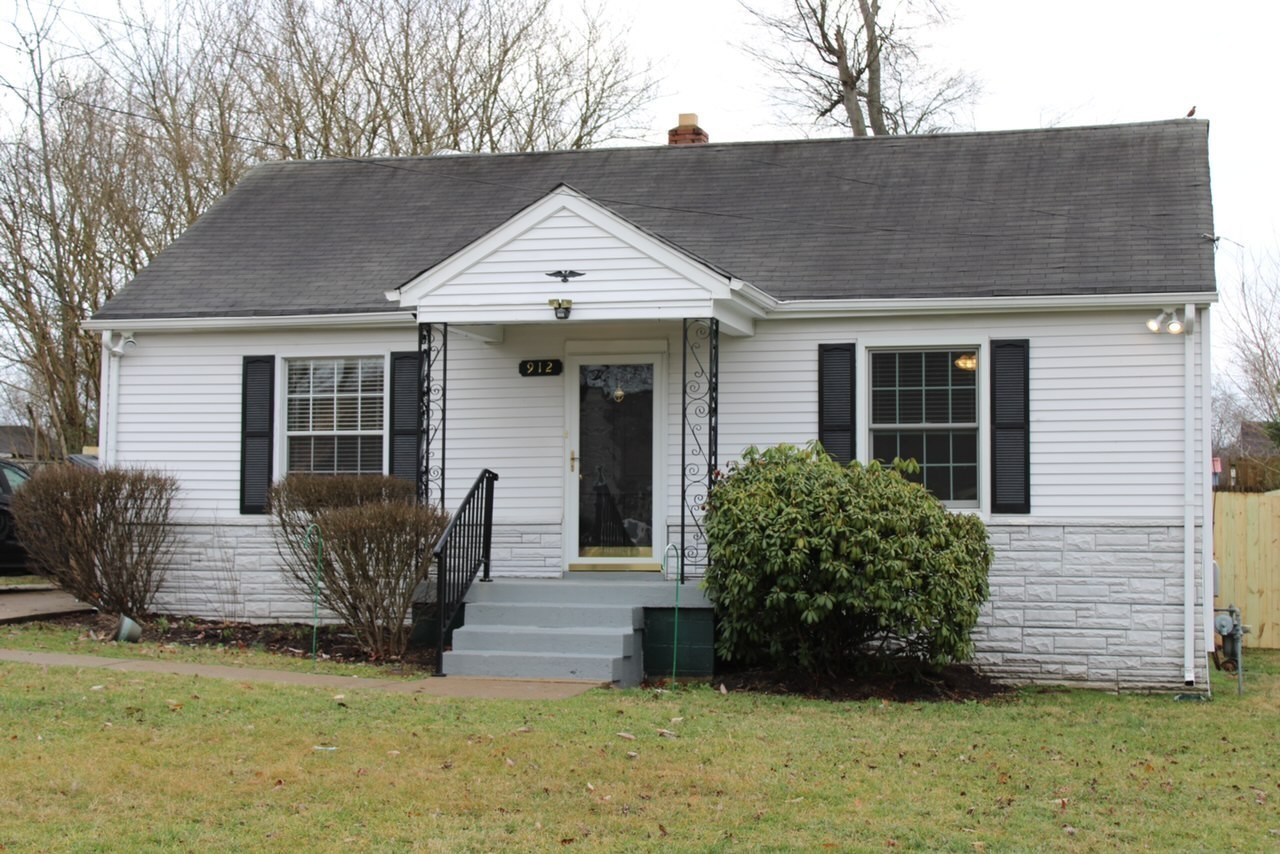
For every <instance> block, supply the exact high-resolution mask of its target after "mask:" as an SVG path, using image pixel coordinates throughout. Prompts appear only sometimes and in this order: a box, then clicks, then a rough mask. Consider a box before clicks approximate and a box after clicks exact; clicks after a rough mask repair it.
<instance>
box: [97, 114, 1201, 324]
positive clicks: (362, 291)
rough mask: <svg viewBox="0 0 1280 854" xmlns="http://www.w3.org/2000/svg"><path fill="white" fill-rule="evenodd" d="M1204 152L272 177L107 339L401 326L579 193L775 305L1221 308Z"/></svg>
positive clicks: (1031, 143) (634, 155) (159, 270)
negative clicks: (431, 288) (468, 266)
mask: <svg viewBox="0 0 1280 854" xmlns="http://www.w3.org/2000/svg"><path fill="white" fill-rule="evenodd" d="M1207 149H1208V143H1207V123H1204V122H1200V121H1195V120H1178V121H1173V122H1157V123H1147V124H1131V125H1114V126H1102V127H1086V128H1055V129H1047V130H1032V131H1007V132H997V133H971V134H951V135H936V136H923V137H885V138H872V139H847V138H845V139H823V140H805V141H787V142H761V143H730V144H710V145H689V146H662V147H648V148H601V149H593V150H588V151H563V152H544V153H534V154H504V155H464V156H448V157H425V158H400V159H371V160H327V161H309V162H303V161H286V162H272V163H264V164H262V165H260V166H257V167H255V168H254V169H252V170H251V171H250V172H249V173H248V174H247V175H246V176H245V177H244V178H243V179H242V180H241V181H240V183H239V184H238V185H237V186H236V187H235V188H234V189H233V190H232V191H231V192H230V193H228V194H227V196H225V197H224V198H223V199H222V200H221V201H220V202H219V203H217V204H216V205H215V206H214V207H213V208H211V209H210V210H209V211H208V212H207V213H206V214H205V215H204V216H203V217H201V218H200V220H198V221H197V222H196V223H195V224H194V225H193V226H191V227H190V228H189V229H188V230H187V231H186V232H185V233H184V234H183V235H182V236H181V237H180V238H179V239H178V240H176V241H175V242H174V243H173V244H172V245H171V246H170V247H169V248H167V249H166V250H164V251H163V252H161V253H160V254H159V255H158V256H157V257H156V258H155V259H154V260H153V262H152V263H151V264H150V266H148V267H147V268H146V269H144V270H143V271H142V272H141V273H140V274H139V275H138V276H137V277H136V278H135V279H134V280H133V281H132V282H131V283H130V284H129V285H128V286H126V287H125V288H124V289H123V290H122V291H121V292H120V293H119V294H118V295H117V296H116V297H115V298H113V299H112V300H111V301H110V302H108V303H107V305H106V306H105V307H104V308H103V309H102V310H101V311H100V312H98V314H97V316H96V320H97V321H109V320H125V319H134V318H179V317H192V318H200V317H249V316H278V315H309V314H338V313H366V312H388V311H397V310H398V307H397V306H396V305H395V304H393V303H391V302H388V301H387V300H386V299H385V297H384V293H385V292H386V291H388V290H391V289H395V288H398V287H401V286H403V285H406V284H408V283H410V282H411V281H413V280H415V279H416V278H417V277H419V276H420V275H422V274H423V273H425V272H427V271H430V270H431V269H433V268H434V267H436V266H437V265H439V264H441V263H442V262H444V261H446V260H447V259H449V258H451V257H454V256H456V255H457V254H458V253H459V252H460V251H461V250H462V249H464V248H465V247H467V246H468V245H470V244H472V243H474V242H475V241H476V240H478V239H480V238H481V237H482V236H484V235H486V234H489V233H491V232H493V231H495V230H496V229H498V228H500V227H501V226H502V225H503V223H505V222H508V221H509V220H511V219H512V218H513V217H514V216H516V215H517V214H518V213H519V212H520V211H522V210H524V209H526V208H527V207H529V206H530V205H532V204H534V203H535V202H536V201H537V200H538V199H541V198H544V197H546V196H547V195H548V194H549V193H550V192H551V191H552V190H553V189H554V188H555V187H557V186H559V185H561V184H568V185H570V186H572V187H574V188H575V189H577V190H578V191H579V192H581V193H582V194H583V195H584V196H585V197H587V198H589V199H591V200H592V201H593V202H594V203H595V204H598V205H600V206H602V207H603V208H605V209H607V210H609V211H612V212H613V213H615V214H617V215H618V216H619V217H621V218H622V219H624V220H626V221H627V222H630V223H633V224H634V225H635V226H636V227H637V228H639V229H642V230H643V231H645V232H646V233H648V234H650V235H653V236H654V237H655V238H656V239H658V240H661V241H663V242H664V243H665V244H667V245H669V246H671V247H673V248H675V249H678V250H679V251H680V252H682V253H684V255H686V256H687V257H688V258H690V259H691V260H696V261H697V262H699V263H700V264H702V265H705V267H706V268H707V269H709V270H714V271H717V272H720V273H723V274H724V275H725V276H727V277H729V278H732V279H734V280H737V281H740V282H746V283H749V284H751V285H753V286H754V287H756V288H758V289H760V290H761V291H763V292H764V293H766V294H768V295H769V296H770V297H773V298H775V299H778V300H817V301H822V300H849V299H855V300H859V299H862V300H873V299H883V298H887V297H897V298H919V299H938V298H950V299H967V298H992V297H1021V296H1033V297H1045V296H1059V295H1071V296H1081V297H1085V296H1089V295H1099V296H1105V295H1122V294H1147V293H1149V294H1162V293H1184V294H1185V293H1207V294H1212V293H1213V291H1214V278H1213V243H1212V239H1211V236H1212V234H1213V219H1212V208H1211V203H1210V195H1209V172H1208V154H1207ZM1206 236H1207V237H1206Z"/></svg>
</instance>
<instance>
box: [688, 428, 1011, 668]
mask: <svg viewBox="0 0 1280 854" xmlns="http://www.w3.org/2000/svg"><path fill="white" fill-rule="evenodd" d="M912 465H914V464H912V463H900V462H895V466H891V467H885V466H881V465H880V464H879V463H871V464H869V465H866V466H864V465H860V464H859V463H857V462H854V463H850V464H849V465H848V466H841V465H840V464H839V463H837V462H835V461H834V460H832V459H831V458H830V457H829V456H827V454H826V452H825V451H823V450H822V447H821V446H820V445H817V444H816V443H815V444H811V445H809V446H807V447H804V448H798V447H795V446H791V445H779V446H778V447H774V448H768V449H766V450H763V451H761V450H758V449H757V448H754V447H752V448H748V449H747V451H746V452H745V453H744V454H743V457H742V462H741V463H736V464H734V465H733V466H731V467H730V470H729V473H728V474H727V475H725V476H724V477H722V478H721V479H720V480H719V481H718V482H717V483H716V484H715V486H714V487H713V488H712V490H711V494H710V497H709V500H708V503H707V512H706V517H705V520H704V521H705V525H706V532H707V539H708V545H709V549H710V554H709V558H710V566H709V568H708V570H707V575H706V579H705V582H704V583H705V586H706V589H707V594H708V596H709V597H710V599H711V601H712V602H713V603H714V604H715V606H716V611H717V616H718V618H719V631H718V637H717V640H716V649H717V652H718V653H719V654H720V656H721V657H722V658H724V659H726V660H730V661H741V662H744V663H753V664H763V663H767V664H770V665H772V666H775V667H800V668H803V669H806V670H810V671H813V670H825V669H832V668H835V667H837V666H839V665H841V664H843V663H847V662H848V661H849V660H851V659H852V658H856V657H866V656H874V655H878V654H892V655H894V656H906V657H909V658H914V659H919V660H921V661H928V662H931V663H943V662H948V661H960V660H965V659H967V658H969V657H970V656H971V655H972V653H973V642H972V639H971V633H972V631H973V627H974V625H975V624H976V622H977V619H978V612H979V608H980V607H981V605H982V602H983V601H984V600H985V599H986V597H987V572H988V570H989V569H990V566H991V558H992V551H991V548H990V546H989V545H988V543H987V532H986V527H985V526H984V525H983V524H982V521H981V520H980V519H979V518H977V516H974V515H972V514H966V513H950V512H948V511H947V509H946V508H945V507H944V506H943V505H942V503H941V502H939V501H938V500H937V499H936V498H934V497H933V496H932V495H930V494H929V492H928V491H927V490H925V488H924V487H923V486H921V485H919V484H916V483H911V482H910V481H908V480H907V479H906V478H904V477H903V475H902V472H901V471H899V470H898V469H900V468H901V469H909V468H910V467H911V466H912Z"/></svg>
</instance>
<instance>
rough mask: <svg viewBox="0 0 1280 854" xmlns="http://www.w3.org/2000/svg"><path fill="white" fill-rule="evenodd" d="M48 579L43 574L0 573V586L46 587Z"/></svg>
mask: <svg viewBox="0 0 1280 854" xmlns="http://www.w3.org/2000/svg"><path fill="white" fill-rule="evenodd" d="M48 585H49V579H47V578H45V577H44V576H43V575H0V587H47V586H48Z"/></svg>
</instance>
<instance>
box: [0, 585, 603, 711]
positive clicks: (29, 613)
mask: <svg viewBox="0 0 1280 854" xmlns="http://www.w3.org/2000/svg"><path fill="white" fill-rule="evenodd" d="M92 610H93V608H91V607H89V606H88V605H85V604H84V603H83V602H80V601H77V600H76V598H75V597H73V596H71V595H70V594H68V593H64V592H63V591H61V590H57V589H52V588H49V589H37V590H30V589H20V588H10V589H8V590H5V591H3V593H2V594H0V624H4V623H19V622H25V621H27V620H35V619H40V618H41V617H53V616H61V615H63V614H80V613H84V612H87V611H92ZM0 661H12V662H16V663H20V664H34V665H38V666H42V667H79V668H96V669H100V670H119V671H125V672H129V673H169V674H173V675H176V676H195V677H199V678H203V679H226V680H229V681H233V682H260V683H267V684H274V685H303V686H310V687H314V688H324V689H326V690H330V691H338V692H343V691H357V690H373V689H376V690H379V691H388V692H391V693H395V694H422V695H425V696H430V697H459V698H470V699H477V700H564V699H568V698H569V697H576V696H578V695H579V694H584V693H586V692H587V691H590V690H591V689H592V688H597V687H600V683H598V682H583V681H572V682H570V681H556V680H550V679H490V678H485V677H480V676H445V677H442V678H427V679H417V680H413V681H405V680H400V679H363V678H361V677H359V676H327V675H324V674H319V673H301V672H294V671H288V670H262V669H258V668H249V667H226V666H223V665H219V664H187V663H184V662H180V661H147V660H144V659H136V658H107V657H106V656H101V655H69V654H66V653H60V652H29V651H27V650H18V649H0Z"/></svg>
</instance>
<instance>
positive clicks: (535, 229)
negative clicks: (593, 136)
mask: <svg viewBox="0 0 1280 854" xmlns="http://www.w3.org/2000/svg"><path fill="white" fill-rule="evenodd" d="M557 271H561V272H567V271H572V273H575V274H577V275H570V276H568V277H567V278H566V277H564V276H558V275H555V274H556V273H557ZM387 299H388V300H390V301H392V302H396V303H398V304H399V306H400V307H401V308H402V309H407V310H413V311H416V312H417V314H418V317H419V318H423V319H428V318H429V319H430V320H431V321H432V322H435V323H448V324H452V325H455V327H456V326H458V325H461V324H474V325H476V326H477V327H480V328H483V327H488V328H489V329H490V330H491V329H493V328H498V327H500V326H502V325H504V324H512V323H547V322H567V323H583V322H609V321H634V320H682V319H686V318H692V317H703V318H705V317H714V318H717V319H718V320H719V321H720V323H721V326H722V328H723V329H724V331H725V332H726V333H727V334H731V335H751V334H752V333H753V332H754V321H755V320H756V319H757V318H759V317H763V316H764V314H765V312H766V310H767V305H766V303H767V301H768V300H767V298H766V297H764V295H763V294H761V293H760V292H758V291H756V290H755V289H754V288H752V287H750V286H749V285H747V284H746V283H744V282H742V281H740V280H737V279H735V278H734V277H733V276H732V275H731V274H729V273H727V272H725V271H723V270H720V269H718V268H716V267H714V266H713V265H711V264H709V263H707V262H705V261H703V260H701V259H699V258H697V257H695V256H693V255H690V254H688V253H686V252H684V251H682V250H681V249H680V248H679V247H677V246H675V245H673V244H671V243H669V242H667V241H665V240H663V239H662V238H660V237H657V236H656V235H653V234H651V233H649V232H647V231H645V230H644V229H642V228H640V227H638V226H636V225H635V224H634V223H631V222H629V221H628V220H627V219H625V218H624V217H622V216H620V215H618V214H617V213H615V212H614V211H612V210H610V209H608V208H607V207H605V206H603V205H601V204H598V203H597V202H595V201H593V200H591V199H589V198H587V197H586V196H583V195H582V194H580V193H578V192H577V191H575V190H573V189H571V188H569V187H567V186H563V185H562V186H560V187H558V188H556V189H555V190H553V191H552V192H551V193H549V194H548V195H547V196H544V197H543V198H542V199H541V200H539V201H538V202H536V203H534V204H533V205H531V206H529V207H527V208H525V209H524V210H522V211H520V212H519V213H518V214H516V215H515V216H513V217H512V218H511V219H509V220H507V221H506V222H505V223H503V224H502V225H501V226H499V227H498V228H496V229H494V230H493V231H491V232H489V233H488V234H485V235H484V236H482V237H481V238H479V239H478V240H476V241H474V242H473V243H471V244H470V245H468V246H466V247H465V248H463V249H462V250H460V251H458V252H456V253H454V254H453V255H451V256H450V257H448V258H446V259H445V260H444V261H442V262H440V263H439V264H436V265H435V266H434V267H432V268H430V269H429V270H426V271H425V272H423V273H422V274H421V275H419V276H418V277H416V278H415V279H413V280H412V281H410V282H408V283H406V284H405V285H403V286H401V287H400V288H398V289H397V290H394V291H389V292H388V293H387ZM551 300H567V301H570V302H571V304H572V308H571V310H570V313H569V317H568V318H566V319H564V320H562V321H557V320H556V315H555V313H554V310H553V309H552V307H551V306H550V305H549V302H550V301H551ZM488 334H490V335H491V334H492V333H491V332H490V333H488Z"/></svg>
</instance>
